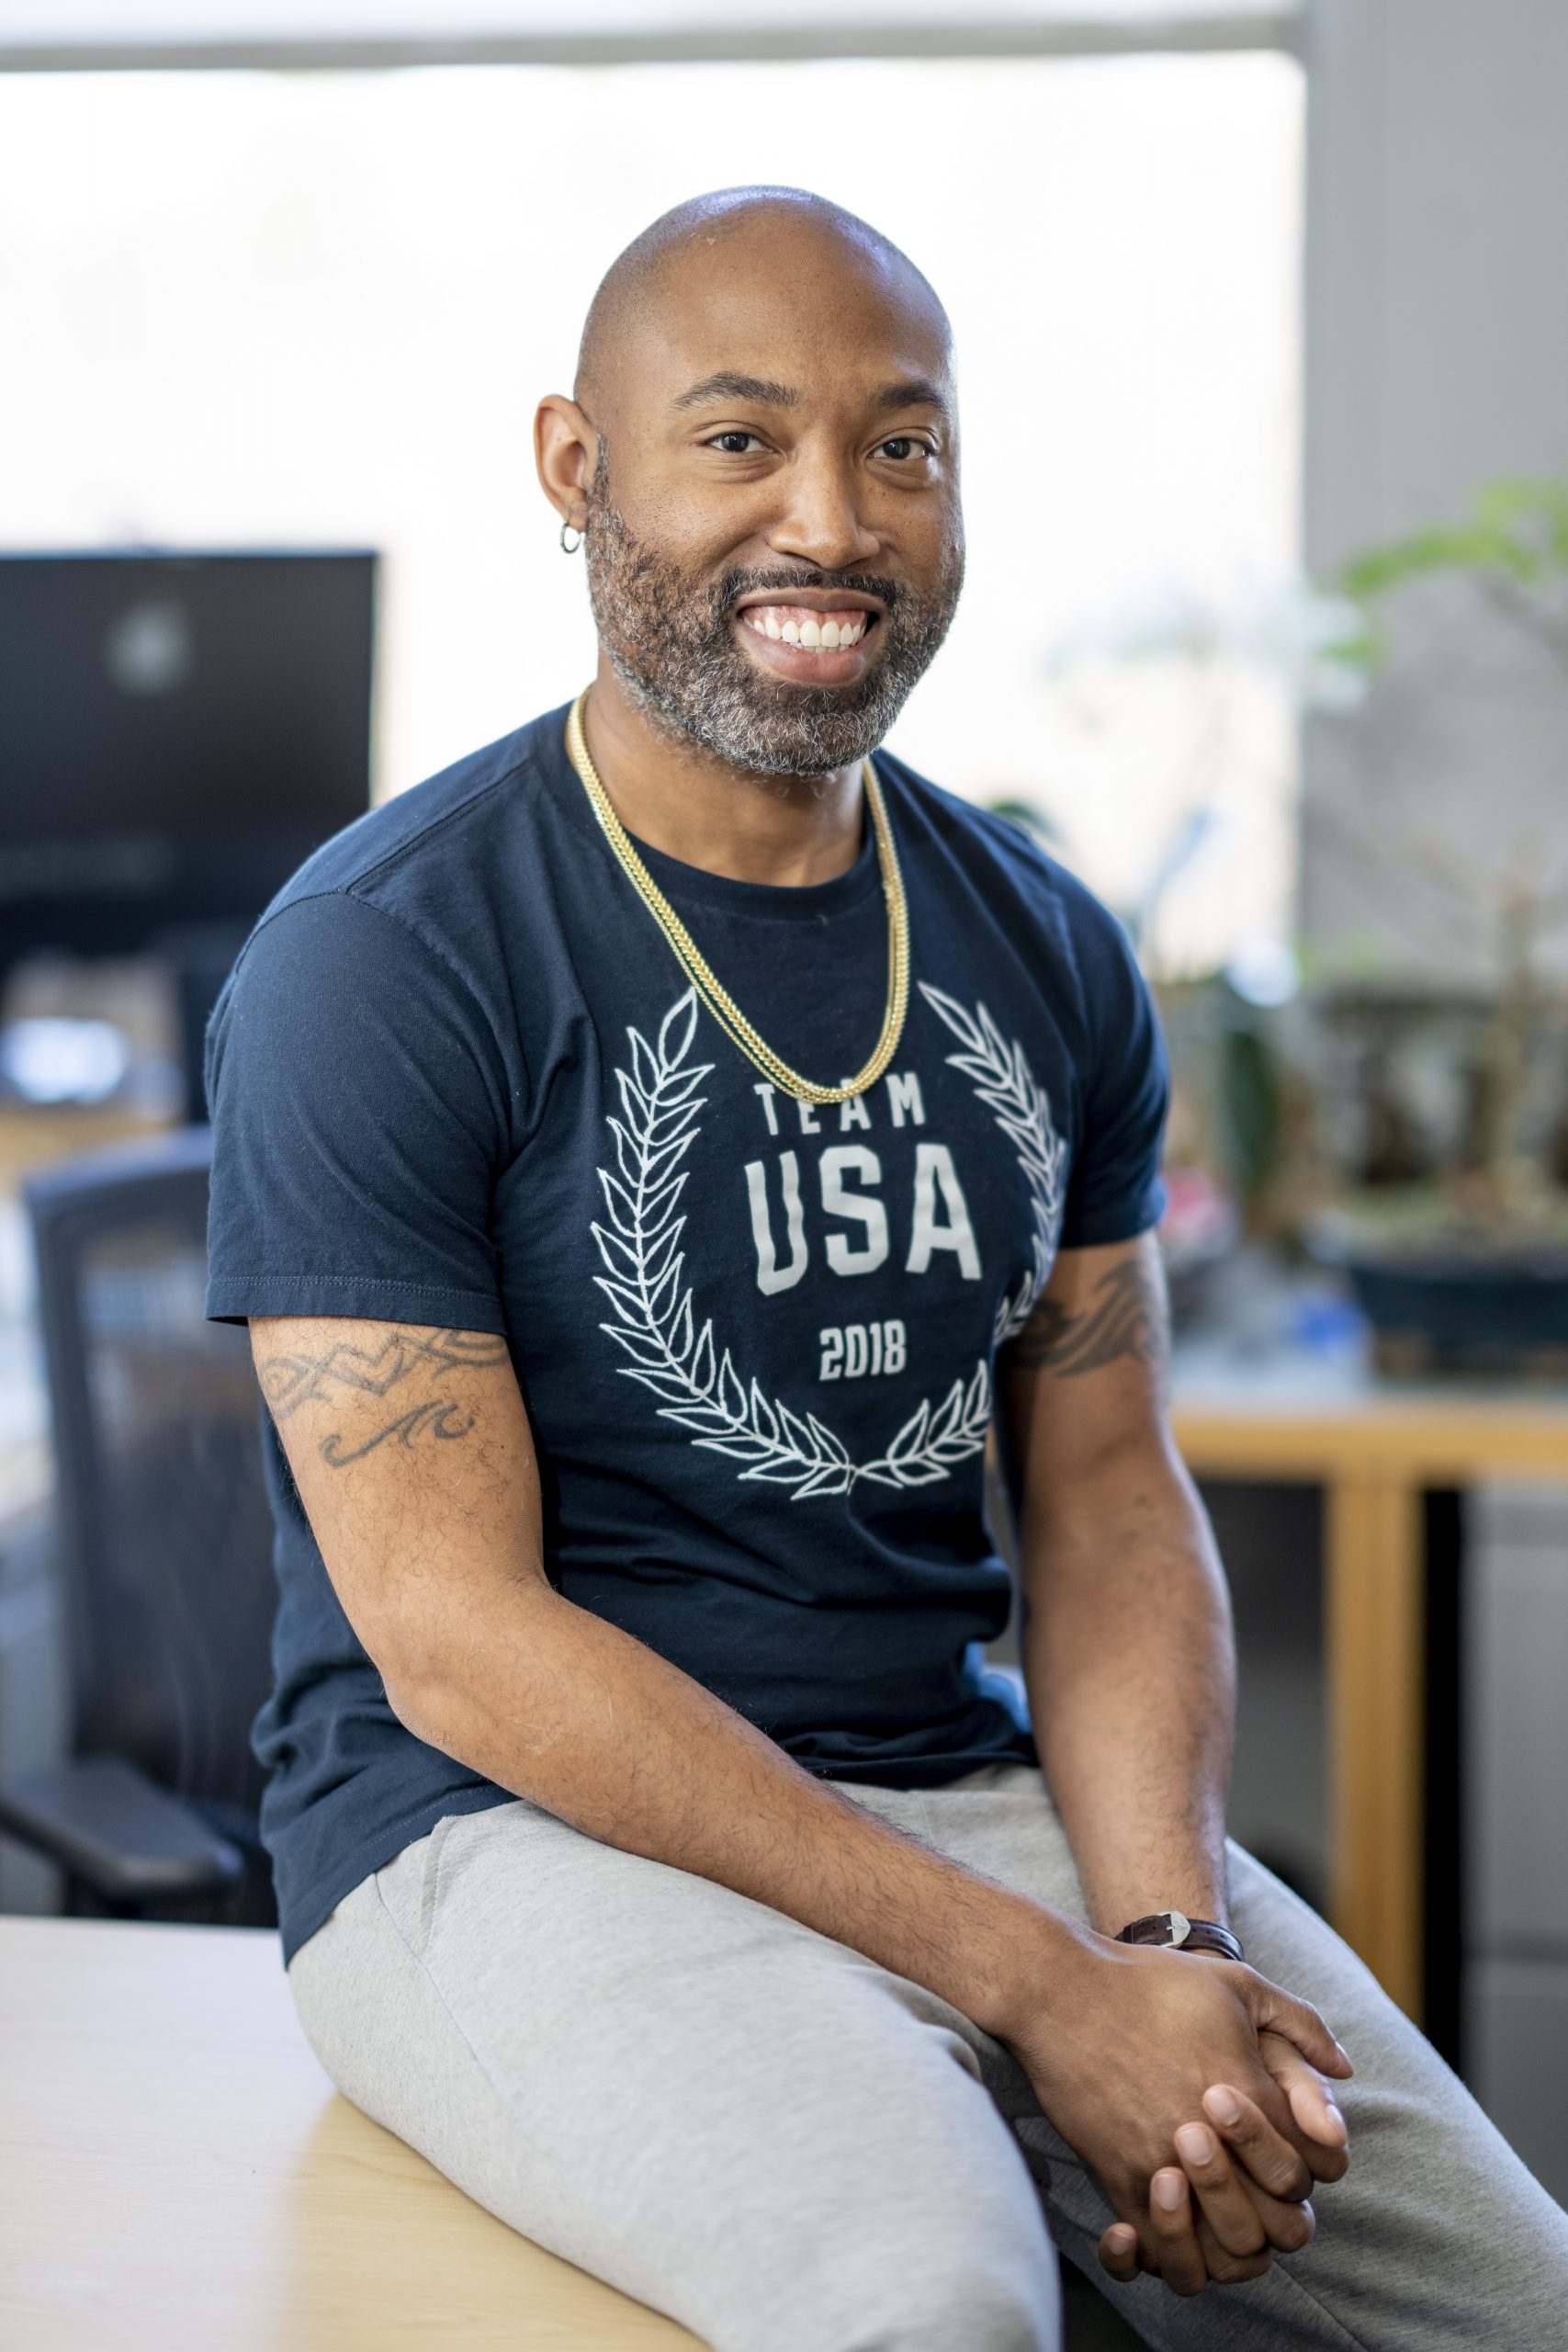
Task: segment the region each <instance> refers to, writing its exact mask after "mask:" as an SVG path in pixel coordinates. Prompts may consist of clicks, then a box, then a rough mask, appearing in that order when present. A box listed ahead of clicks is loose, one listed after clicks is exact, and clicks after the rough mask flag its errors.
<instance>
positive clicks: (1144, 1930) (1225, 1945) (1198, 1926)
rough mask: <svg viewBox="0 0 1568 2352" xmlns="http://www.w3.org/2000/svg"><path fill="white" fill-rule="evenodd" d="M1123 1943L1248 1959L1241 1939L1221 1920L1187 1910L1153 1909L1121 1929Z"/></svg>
mask: <svg viewBox="0 0 1568 2352" xmlns="http://www.w3.org/2000/svg"><path fill="white" fill-rule="evenodd" d="M1116 1940H1117V1942H1118V1943H1122V1944H1157V1945H1160V1946H1162V1947H1163V1948H1164V1949H1165V1950H1166V1951H1212V1952H1214V1953H1216V1954H1217V1955H1218V1956H1219V1957H1220V1958H1221V1959H1222V1960H1245V1959H1246V1957H1247V1955H1246V1953H1245V1952H1244V1951H1242V1948H1241V1942H1240V1939H1239V1938H1237V1937H1235V1936H1233V1935H1232V1933H1231V1931H1230V1929H1229V1928H1223V1927H1221V1925H1220V1923H1219V1921H1218V1920H1217V1919H1190V1918H1189V1917H1187V1914H1186V1913H1185V1912H1184V1911H1150V1912H1147V1913H1145V1916H1144V1917H1143V1918H1141V1919H1129V1920H1128V1922H1127V1925H1126V1926H1125V1927H1124V1928H1118V1929H1117V1932H1116Z"/></svg>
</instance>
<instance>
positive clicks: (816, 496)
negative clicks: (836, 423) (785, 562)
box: [768, 449, 882, 571]
mask: <svg viewBox="0 0 1568 2352" xmlns="http://www.w3.org/2000/svg"><path fill="white" fill-rule="evenodd" d="M781 479H782V481H783V482H784V485H785V489H786V496H785V500H784V511H783V513H782V514H781V515H780V516H779V518H778V520H777V521H776V522H775V523H774V524H773V526H772V528H771V529H770V530H769V532H768V545H769V547H770V548H772V550H773V553H774V554H775V555H784V556H795V557H797V558H798V559H800V560H803V561H805V562H807V563H809V564H814V565H815V566H816V567H817V569H818V571H848V570H849V569H850V567H851V566H852V565H853V564H857V563H869V562H870V560H871V559H872V558H873V557H874V555H875V554H876V552H877V550H878V548H880V546H881V544H882V542H881V540H880V539H879V538H878V537H877V536H876V534H875V532H874V531H872V530H869V529H868V528H867V527H866V525H865V523H864V521H863V517H862V515H861V513H860V509H859V504H858V502H857V498H856V490H857V487H858V485H857V483H856V481H855V477H854V472H853V469H852V467H851V466H849V465H848V464H847V463H846V462H845V461H844V459H843V458H841V457H840V456H839V455H838V454H837V453H835V452H829V451H828V450H821V451H818V452H815V453H812V452H808V451H807V450H804V449H803V450H801V451H800V452H799V453H798V454H797V455H796V457H795V462H794V463H793V464H792V465H791V466H789V467H787V468H786V469H784V473H783V475H782V477H781Z"/></svg>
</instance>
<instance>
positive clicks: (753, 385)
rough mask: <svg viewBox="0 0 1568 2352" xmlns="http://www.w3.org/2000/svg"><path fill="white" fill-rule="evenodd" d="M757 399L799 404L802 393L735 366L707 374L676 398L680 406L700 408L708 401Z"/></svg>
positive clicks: (778, 405) (782, 404) (787, 405)
mask: <svg viewBox="0 0 1568 2352" xmlns="http://www.w3.org/2000/svg"><path fill="white" fill-rule="evenodd" d="M718 400H730V401H760V402H761V404H762V405H763V406H764V407H766V408H798V407H799V405H800V394H799V393H798V392H797V391H795V390H793V389H792V388H791V386H790V385H788V384H775V383H771V382H770V381H769V379H767V378H766V377H765V376H739V375H737V374H736V373H735V372H734V370H733V369H731V368H720V369H719V371H718V373H717V375H716V376H705V377H704V378H703V380H702V382H701V383H700V384H694V385H693V386H692V389H691V390H690V391H689V392H682V394H681V397H680V399H679V400H678V401H676V402H675V406H676V407H677V408H701V407H702V405H703V403H704V402H705V401H718Z"/></svg>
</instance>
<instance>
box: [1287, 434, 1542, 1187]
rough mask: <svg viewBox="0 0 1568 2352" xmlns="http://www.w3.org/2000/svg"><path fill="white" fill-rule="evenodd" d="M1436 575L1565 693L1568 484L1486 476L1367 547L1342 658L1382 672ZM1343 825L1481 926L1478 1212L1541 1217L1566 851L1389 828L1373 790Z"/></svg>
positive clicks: (1356, 574) (1358, 668) (1370, 850)
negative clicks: (1436, 512) (1558, 680)
mask: <svg viewBox="0 0 1568 2352" xmlns="http://www.w3.org/2000/svg"><path fill="white" fill-rule="evenodd" d="M1439 579H1452V580H1456V581H1458V582H1462V583H1463V584H1464V586H1465V587H1466V589H1467V590H1468V591H1469V592H1470V593H1471V594H1472V595H1473V596H1474V597H1475V598H1476V599H1477V600H1478V601H1479V602H1480V604H1481V605H1483V607H1484V608H1485V609H1486V610H1487V611H1488V612H1489V613H1490V614H1492V615H1493V616H1495V619H1496V620H1497V621H1498V622H1499V623H1500V624H1501V625H1502V626H1503V627H1504V628H1506V629H1507V630H1508V631H1509V632H1511V633H1512V634H1513V636H1514V637H1515V638H1517V639H1520V640H1522V641H1523V642H1525V643H1528V644H1529V646H1531V647H1532V648H1534V649H1536V650H1538V651H1539V652H1540V653H1542V654H1544V655H1545V656H1546V658H1547V660H1548V662H1549V663H1550V664H1551V666H1552V667H1553V668H1554V669H1555V670H1556V671H1557V672H1559V673H1560V674H1561V677H1562V685H1563V689H1564V694H1565V696H1568V481H1556V480H1551V479H1548V480H1536V479H1522V478H1509V479H1506V480H1502V481H1493V482H1489V483H1487V484H1485V485H1483V488H1482V489H1480V490H1479V491H1478V492H1476V493H1475V495H1474V498H1473V499H1472V504H1471V510H1470V513H1469V515H1467V516H1465V517H1464V518H1463V519H1462V520H1461V521H1460V522H1458V523H1454V524H1442V525H1436V526H1430V527H1428V528H1425V529H1422V530H1418V531H1414V532H1411V533H1409V534H1407V535H1406V536H1405V537H1402V538H1398V539H1393V540H1391V541H1388V542H1387V543H1385V544H1383V545H1382V546H1377V547H1372V548H1366V549H1363V550H1362V552H1361V553H1360V554H1359V555H1357V556H1356V557H1354V558H1353V559H1352V560H1351V561H1349V562H1348V563H1347V564H1346V565H1345V566H1344V567H1343V569H1342V570H1341V571H1340V572H1339V573H1338V575H1337V580H1336V582H1335V583H1334V584H1335V587H1336V589H1337V592H1338V594H1340V595H1342V596H1344V597H1345V598H1347V599H1348V600H1349V601H1350V602H1351V603H1353V604H1354V605H1356V606H1357V607H1358V608H1359V611H1360V612H1361V613H1362V615H1363V616H1364V619H1365V627H1364V629H1363V631H1362V632H1361V634H1360V635H1359V637H1357V636H1356V635H1354V634H1353V633H1351V634H1348V635H1347V637H1346V638H1345V639H1344V640H1343V641H1342V642H1341V644H1340V645H1339V646H1338V647H1337V649H1336V657H1337V659H1338V660H1339V661H1341V662H1343V663H1344V664H1345V665H1346V666H1347V668H1348V670H1350V671H1353V672H1356V673H1360V674H1361V675H1362V676H1364V677H1365V678H1366V680H1367V681H1368V682H1369V684H1370V683H1371V680H1372V679H1373V678H1374V677H1376V676H1378V675H1380V674H1386V673H1387V672H1388V671H1389V670H1390V669H1391V668H1392V667H1393V662H1394V660H1395V653H1396V647H1395V639H1394V636H1393V629H1392V628H1391V625H1390V622H1389V619H1388V617H1387V615H1388V614H1389V612H1390V611H1391V610H1392V608H1393V606H1394V605H1395V604H1396V603H1397V602H1398V601H1399V600H1402V599H1403V598H1404V596H1405V595H1406V594H1408V593H1409V592H1410V591H1411V590H1412V589H1413V588H1416V586H1417V585H1418V584H1419V583H1421V582H1429V581H1434V580H1439ZM1348 701H1349V697H1347V706H1348ZM1337 822H1338V823H1339V824H1340V825H1341V827H1347V826H1348V829H1349V830H1350V831H1352V832H1353V834H1354V835H1355V837H1356V846H1357V847H1358V849H1359V852H1360V854H1365V855H1371V857H1372V858H1373V859H1375V860H1376V862H1377V863H1378V864H1379V865H1382V866H1388V867H1392V868H1393V870H1394V871H1395V872H1397V870H1398V868H1399V866H1400V865H1401V864H1402V863H1406V864H1409V865H1416V866H1419V867H1420V868H1421V869H1422V870H1423V871H1424V872H1425V873H1426V875H1427V877H1428V879H1430V880H1431V881H1433V882H1435V883H1436V884H1437V885H1438V888H1440V889H1442V890H1443V891H1444V892H1445V893H1446V895H1447V896H1448V898H1449V899H1450V902H1451V903H1452V904H1453V906H1454V907H1455V908H1456V910H1462V912H1463V914H1464V915H1466V916H1468V917H1469V918H1470V920H1471V921H1472V922H1479V923H1480V925H1481V926H1482V929H1483V933H1484V934H1485V936H1486V939H1487V944H1489V946H1490V950H1491V956H1492V961H1493V966H1494V972H1495V985H1494V988H1493V991H1492V997H1491V1003H1490V1009H1489V1012H1488V1015H1487V1018H1486V1020H1485V1022H1484V1023H1483V1032H1482V1042H1481V1047H1480V1067H1479V1069H1478V1071H1477V1078H1478V1080H1479V1084H1478V1088H1477V1102H1476V1114H1475V1134H1474V1136H1473V1139H1472V1158H1473V1167H1472V1170H1471V1171H1470V1174H1471V1177H1472V1182H1471V1185H1470V1190H1469V1195H1468V1200H1469V1213H1470V1216H1471V1217H1472V1220H1474V1221H1479V1222H1481V1223H1489V1224H1492V1225H1495V1226H1502V1227H1517V1226H1519V1225H1521V1224H1527V1225H1528V1224H1534V1223H1539V1222H1540V1219H1541V1217H1542V1216H1543V1215H1547V1216H1550V1215H1553V1214H1554V1213H1555V1210H1556V1205H1557V1204H1553V1203H1551V1199H1550V1194H1551V1189H1552V1187H1551V1177H1550V1174H1549V1172H1548V1170H1547V1169H1546V1168H1545V1166H1544V1165H1543V1164H1542V1160H1541V1158H1540V1155H1532V1153H1531V1152H1530V1151H1529V1149H1528V1148H1527V1146H1526V1142H1525V1137H1524V1134H1523V1125H1524V1113H1525V1108H1526V1100H1527V1089H1528V1080H1529V1057H1530V1051H1531V1046H1532V1043H1533V1041H1534V1040H1535V1038H1536V1036H1537V1035H1538V1033H1539V1031H1540V1024H1541V1023H1542V1022H1543V1020H1544V1019H1545V1018H1546V1017H1547V1014H1548V1012H1549V1009H1550V1007H1551V990H1550V989H1549V987H1548V984H1547V981H1546V978H1545V973H1544V969H1543V959H1542V950H1543V947H1544V944H1545V942H1546V940H1547V937H1548V936H1549V934H1550V933H1551V931H1552V929H1553V928H1554V927H1555V925H1556V924H1557V922H1559V921H1560V920H1561V918H1562V916H1563V914H1564V913H1568V854H1562V853H1561V852H1560V853H1559V854H1558V855H1556V856H1555V857H1554V856H1553V854H1552V852H1551V844H1549V843H1543V842H1540V840H1539V839H1537V838H1534V837H1532V836H1531V835H1529V833H1527V832H1525V831H1523V830H1521V831H1518V832H1517V833H1516V834H1515V835H1514V836H1513V837H1512V838H1511V839H1508V840H1506V841H1505V842H1504V844H1503V847H1502V850H1501V854H1499V855H1497V856H1495V857H1494V858H1492V859H1490V860H1487V859H1483V858H1480V857H1477V856H1476V855H1475V854H1473V852H1470V851H1467V850H1465V849H1463V848H1461V846H1460V845H1459V844H1458V843H1457V842H1454V841H1452V840H1450V838H1448V837H1447V836H1446V835H1445V833H1444V832H1443V831H1442V830H1441V829H1440V828H1438V827H1436V826H1434V825H1433V823H1432V822H1431V820H1430V819H1429V818H1427V817H1425V816H1424V817H1423V820H1422V821H1421V822H1420V823H1419V824H1409V823H1406V824H1405V825H1404V826H1403V827H1402V828H1401V829H1400V830H1399V831H1396V832H1394V833H1393V835H1392V836H1391V835H1390V834H1389V832H1388V830H1387V824H1386V819H1384V818H1382V812H1380V811H1379V810H1378V809H1377V807H1376V804H1375V800H1373V801H1372V803H1371V805H1369V806H1368V807H1365V808H1363V809H1361V811H1360V812H1359V814H1358V815H1357V816H1355V817H1351V818H1347V817H1346V816H1345V815H1344V814H1343V813H1341V814H1340V816H1339V818H1338V819H1337ZM1563 832H1564V835H1565V836H1568V826H1564V828H1563Z"/></svg>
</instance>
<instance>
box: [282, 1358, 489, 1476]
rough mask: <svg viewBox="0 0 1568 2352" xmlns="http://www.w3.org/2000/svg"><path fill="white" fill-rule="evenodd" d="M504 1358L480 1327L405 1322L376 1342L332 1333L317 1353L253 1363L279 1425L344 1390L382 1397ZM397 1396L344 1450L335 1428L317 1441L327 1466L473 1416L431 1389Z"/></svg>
mask: <svg viewBox="0 0 1568 2352" xmlns="http://www.w3.org/2000/svg"><path fill="white" fill-rule="evenodd" d="M507 1357H508V1349H507V1345H506V1341H505V1340H500V1339H496V1338H494V1337H492V1336H491V1333H489V1332H486V1331H442V1330H432V1329H417V1330H416V1329H414V1328H413V1327H412V1325H410V1324H403V1323H397V1324H389V1325H388V1326H387V1327H386V1329H385V1331H384V1333H383V1335H382V1337H381V1340H380V1343H379V1345H370V1344H361V1345H359V1346H357V1347H355V1346H354V1345H352V1344H350V1343H349V1342H347V1341H345V1340H338V1341H336V1342H335V1343H334V1344H333V1346H332V1347H330V1348H329V1349H327V1351H325V1353H324V1354H321V1355H310V1354H306V1353H305V1352H303V1351H300V1350H298V1349H295V1350H291V1351H289V1352H288V1354H285V1355H276V1356H268V1357H266V1358H265V1361H264V1362H262V1363H259V1364H258V1365H257V1367H256V1370H257V1374H258V1377H259V1378H260V1381H261V1385H262V1394H263V1395H264V1396H265V1398H266V1401H267V1404H268V1406H269V1407H270V1408H271V1411H272V1417H273V1419H274V1420H275V1421H276V1422H277V1423H279V1425H280V1426H281V1424H282V1423H283V1422H285V1421H287V1420H288V1419H290V1418H291V1416H292V1415H293V1414H295V1413H297V1412H298V1411H299V1408H300V1407H301V1406H302V1405H309V1404H313V1403H318V1402H321V1403H327V1404H332V1403H335V1402H336V1401H337V1400H338V1399H339V1398H340V1397H342V1396H343V1395H344V1392H345V1391H346V1392H348V1393H350V1394H352V1393H355V1392H357V1393H358V1394H359V1395H361V1396H364V1397H387V1396H389V1395H390V1394H391V1392H392V1390H394V1389H395V1388H399V1387H400V1386H401V1385H403V1384H404V1383H405V1382H407V1381H410V1380H412V1379H415V1378H417V1377H418V1375H419V1374H422V1373H423V1374H427V1375H429V1376H430V1377H431V1378H432V1379H433V1381H435V1382H438V1383H439V1385H441V1386H442V1387H446V1385H447V1381H446V1374H451V1373H461V1372H477V1371H481V1370H489V1369H490V1367H491V1366H492V1365H494V1364H498V1363H506V1361H507ZM398 1401H399V1403H400V1406H401V1409H400V1410H399V1411H398V1412H397V1413H395V1414H394V1415H393V1417H392V1418H391V1419H389V1420H388V1421H386V1422H385V1423H384V1424H383V1425H382V1426H381V1427H380V1428H379V1429H378V1430H373V1431H372V1433H371V1434H370V1436H368V1437H367V1438H366V1439H365V1440H364V1441H363V1442H361V1443H360V1444H358V1445H355V1446H354V1447H352V1448H351V1449H350V1450H349V1451H348V1452H346V1453H345V1452H344V1442H343V1432H342V1431H341V1430H333V1432H332V1434H331V1436H330V1437H326V1438H323V1439H322V1441H321V1444H320V1445H319V1446H318V1447H317V1452H318V1453H320V1455H321V1460H322V1461H323V1462H324V1463H326V1464H328V1466H329V1468H331V1469H333V1470H344V1469H346V1468H347V1466H348V1464H350V1463H351V1462H360V1461H363V1459H364V1457H365V1456H366V1454H367V1453H374V1452H375V1450H376V1448H377V1447H378V1445H384V1444H385V1443H386V1442H387V1441H388V1440H389V1438H395V1439H396V1440H397V1442H398V1443H399V1444H400V1445H404V1446H412V1443H413V1442H414V1440H415V1439H416V1438H417V1437H419V1436H421V1435H424V1436H428V1437H432V1438H436V1439H445V1438H459V1437H467V1435H468V1431H469V1430H471V1429H472V1428H473V1426H474V1422H475V1419H476V1418H477V1416H476V1415H475V1414H473V1413H472V1412H469V1411H468V1409H467V1408H466V1407H464V1406H462V1405H460V1404H458V1403H457V1400H456V1399H455V1398H453V1397H427V1398H426V1399H425V1400H424V1401H423V1403H420V1404H411V1405H402V1400H401V1399H399V1400H398Z"/></svg>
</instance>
